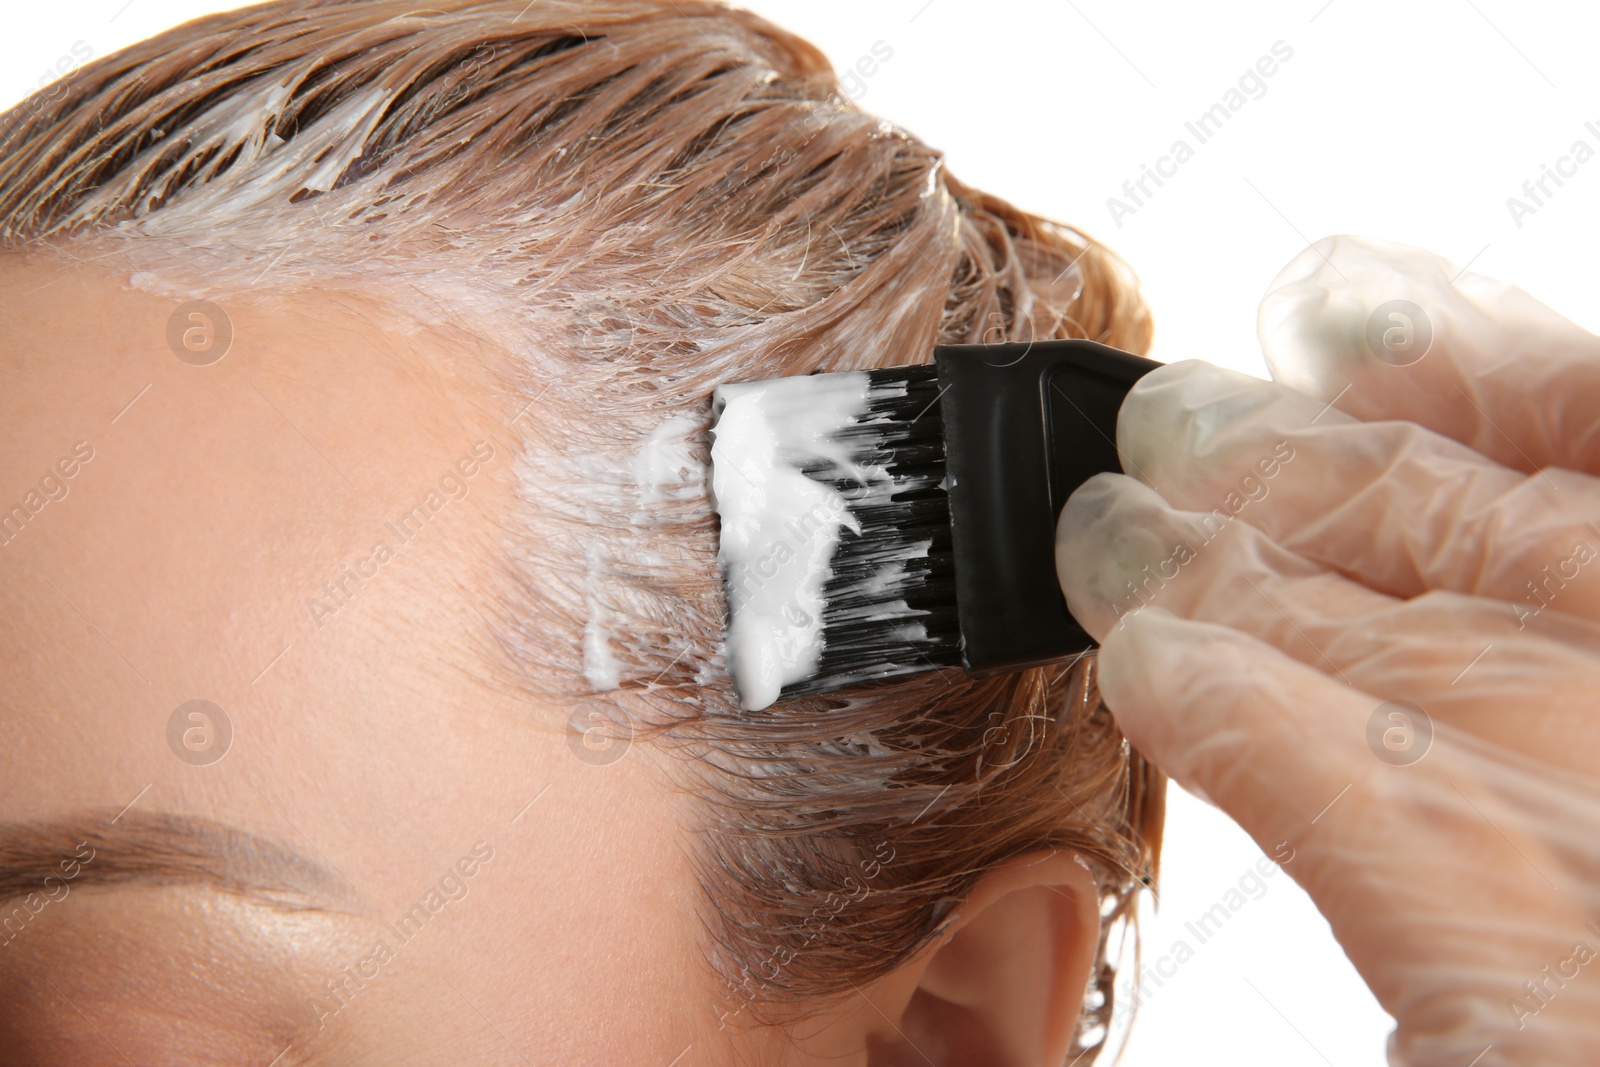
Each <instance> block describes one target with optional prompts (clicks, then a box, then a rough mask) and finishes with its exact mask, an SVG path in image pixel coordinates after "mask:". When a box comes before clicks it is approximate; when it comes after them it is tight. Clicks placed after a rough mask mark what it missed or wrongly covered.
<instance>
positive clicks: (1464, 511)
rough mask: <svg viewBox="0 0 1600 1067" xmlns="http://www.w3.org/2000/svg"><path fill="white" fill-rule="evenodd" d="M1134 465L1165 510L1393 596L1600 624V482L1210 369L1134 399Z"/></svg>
mask: <svg viewBox="0 0 1600 1067" xmlns="http://www.w3.org/2000/svg"><path fill="white" fill-rule="evenodd" d="M1117 442H1118V447H1119V449H1120V450H1121V451H1122V454H1123V462H1124V465H1125V466H1126V467H1127V468H1128V469H1129V471H1130V472H1131V473H1133V474H1134V475H1135V476H1136V477H1138V478H1139V479H1140V480H1141V481H1144V482H1146V483H1147V484H1149V485H1150V486H1151V487H1153V488H1154V489H1155V490H1156V491H1157V492H1159V493H1160V494H1161V495H1162V496H1163V497H1164V498H1165V499H1166V500H1167V501H1168V502H1169V503H1171V504H1173V505H1174V506H1176V507H1180V508H1185V509H1188V510H1194V511H1201V512H1204V513H1206V514H1207V516H1209V517H1208V518H1204V519H1202V520H1199V521H1201V522H1202V524H1204V525H1206V526H1210V527H1215V526H1217V525H1219V524H1220V523H1221V522H1223V521H1224V520H1230V519H1231V518H1233V517H1242V518H1245V519H1247V520H1248V521H1249V522H1250V524H1251V525H1253V526H1256V527H1257V528H1259V529H1261V530H1263V531H1264V532H1266V533H1267V534H1268V535H1269V536H1270V537H1272V539H1273V540H1275V541H1277V542H1279V543H1280V544H1282V545H1283V546H1284V547H1286V548H1288V549H1290V550H1291V551H1293V552H1295V553H1296V554H1298V555H1301V556H1304V557H1306V558H1307V559H1309V560H1312V561H1313V562H1315V563H1318V564H1320V565H1322V566H1325V567H1331V568H1335V569H1337V570H1339V571H1341V572H1342V573H1344V574H1346V575H1349V576H1351V577H1354V578H1357V579H1359V580H1361V581H1363V582H1365V583H1367V584H1368V585H1371V586H1372V587H1373V588H1375V589H1377V590H1379V591H1380V592H1384V593H1388V594H1390V595H1393V596H1399V597H1411V596H1417V595H1420V594H1421V593H1424V592H1426V591H1428V590H1430V589H1446V590H1452V591H1454V592H1458V593H1466V594H1470V595H1473V596H1483V597H1489V598H1493V599H1497V600H1503V601H1506V602H1507V603H1508V604H1512V605H1515V610H1516V611H1517V613H1518V614H1519V615H1521V616H1527V617H1531V616H1535V615H1538V614H1540V613H1542V612H1544V611H1546V610H1548V609H1550V608H1552V607H1555V608H1558V609H1559V610H1561V611H1564V612H1566V613H1568V614H1572V615H1578V616H1581V617H1583V618H1587V619H1592V620H1596V621H1600V479H1597V478H1595V477H1593V476H1591V475H1587V474H1581V473H1578V472H1575V471H1567V470H1561V469H1559V468H1551V469H1549V470H1545V471H1541V472H1539V473H1537V474H1534V475H1527V474H1523V473H1521V472H1519V471H1514V470H1510V469H1507V468H1505V467H1503V466H1500V465H1499V464H1497V463H1495V462H1493V461H1492V460H1489V459H1486V458H1484V457H1483V456H1482V455H1480V454H1479V453H1477V452H1475V451H1473V450H1472V449H1470V448H1467V447H1466V446H1464V445H1461V444H1458V443H1457V442H1455V441H1452V440H1450V439H1448V438H1445V437H1442V436H1440V435H1438V434H1435V433H1432V432H1431V431H1428V430H1425V429H1423V428H1421V427H1419V426H1416V425H1415V424H1412V423H1406V422H1370V423H1363V422H1359V421H1357V420H1356V419H1354V418H1352V417H1351V416H1349V415H1346V414H1344V413H1343V412H1341V411H1337V410H1333V409H1329V408H1328V407H1327V406H1326V405H1325V404H1321V403H1319V402H1318V401H1316V400H1314V399H1311V398H1309V397H1306V396H1305V395H1303V394H1301V393H1299V392H1297V391H1296V390H1293V389H1290V388H1287V387H1286V386H1283V385H1279V384H1277V383H1274V382H1263V381H1261V380H1260V379H1257V378H1252V377H1250V376H1248V375H1243V374H1238V373H1235V372H1233V371H1228V370H1224V369H1222V368H1219V367H1213V366H1211V365H1210V364H1207V363H1202V362H1200V361H1198V360H1190V361H1187V362H1184V363H1175V364H1168V365H1167V366H1164V367H1160V368H1158V369H1156V370H1155V371H1152V372H1151V373H1150V374H1148V375H1146V376H1145V377H1144V378H1143V379H1141V380H1140V382H1139V383H1138V384H1137V385H1136V386H1135V387H1134V388H1133V390H1132V391H1131V392H1130V393H1129V394H1128V398H1127V400H1126V401H1125V402H1124V403H1123V406H1122V411H1121V414H1120V415H1119V417H1118V422H1117Z"/></svg>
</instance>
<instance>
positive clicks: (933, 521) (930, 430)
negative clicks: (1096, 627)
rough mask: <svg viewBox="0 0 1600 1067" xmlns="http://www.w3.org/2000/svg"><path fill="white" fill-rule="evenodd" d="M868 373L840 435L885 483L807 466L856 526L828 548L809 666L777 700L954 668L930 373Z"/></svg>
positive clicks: (957, 632)
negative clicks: (814, 658)
mask: <svg viewBox="0 0 1600 1067" xmlns="http://www.w3.org/2000/svg"><path fill="white" fill-rule="evenodd" d="M868 375H869V378H870V381H871V385H870V390H869V392H868V404H867V410H866V411H865V413H863V414H862V415H861V416H859V417H858V418H857V419H856V420H855V421H854V423H852V425H851V426H849V427H848V428H847V429H845V430H844V431H842V432H841V433H840V434H839V435H838V436H837V439H838V440H839V441H841V442H844V443H848V444H849V445H850V446H851V448H852V450H853V451H854V453H855V459H856V461H857V463H858V464H859V465H860V466H862V467H868V468H872V467H875V468H879V469H881V470H883V471H887V472H888V474H889V475H890V481H889V484H888V485H887V487H885V486H883V485H879V486H877V487H875V488H873V489H871V491H867V489H868V487H866V486H864V485H863V484H862V483H860V482H858V481H854V480H852V479H849V478H840V477H839V476H838V475H839V471H838V469H837V468H836V467H834V466H831V465H829V466H818V467H812V468H807V469H805V474H806V475H807V476H808V477H811V478H814V479H816V480H818V481H820V482H823V483H824V484H826V485H829V486H831V487H833V488H834V489H835V490H836V491H837V492H838V493H840V494H841V495H842V496H843V497H844V498H845V500H846V501H847V502H848V506H849V510H850V515H851V517H852V518H853V519H854V520H855V521H856V522H858V523H859V524H860V526H861V532H860V533H856V532H855V531H854V530H852V529H849V528H846V529H844V530H843V531H841V536H840V540H839V544H838V546H837V547H836V548H835V550H834V554H833V558H832V561H831V568H832V575H831V577H830V578H829V579H828V581H827V583H826V585H825V586H824V595H825V598H826V607H825V610H824V612H823V631H822V634H823V638H822V639H823V645H822V653H821V657H820V659H819V661H818V664H817V669H816V672H815V673H814V674H813V675H812V676H811V677H810V678H807V679H805V680H803V681H799V682H795V683H792V684H791V685H788V686H785V687H784V689H783V691H782V694H781V695H782V696H783V697H791V696H801V695H805V694H809V693H822V692H828V691H830V690H834V689H839V688H842V687H844V686H847V685H855V684H858V683H861V682H869V681H875V680H877V679H881V678H892V677H896V676H899V675H904V674H912V673H915V672H917V671H925V670H932V669H934V668H938V667H958V666H960V665H961V628H960V623H959V621H958V619H957V615H956V584H955V563H954V558H953V556H952V552H951V542H950V502H949V497H948V495H947V493H946V489H945V484H946V483H945V445H944V422H943V420H942V419H941V417H940V409H939V398H940V396H941V392H940V388H939V379H938V373H937V371H936V369H935V368H934V367H933V366H932V365H924V366H914V367H896V368H891V369H886V370H875V371H869V372H868Z"/></svg>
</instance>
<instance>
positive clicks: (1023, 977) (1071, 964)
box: [866, 851, 1100, 1067]
mask: <svg viewBox="0 0 1600 1067" xmlns="http://www.w3.org/2000/svg"><path fill="white" fill-rule="evenodd" d="M1099 938H1100V906H1099V891H1098V888H1097V886H1096V884H1095V880H1094V877H1093V875H1091V874H1090V872H1089V869H1088V868H1087V867H1086V866H1085V865H1084V864H1083V862H1082V861H1081V860H1080V859H1079V858H1078V857H1077V856H1076V855H1075V854H1074V853H1071V852H1065V851H1062V852H1054V853H1052V852H1041V853H1035V854H1032V855H1029V856H1023V857H1020V858H1018V859H1016V860H1013V861H1011V862H1010V863H1007V864H1006V865H1004V866H1002V867H999V868H996V869H995V870H993V871H991V872H990V873H989V874H987V875H985V876H984V878H983V879H982V880H981V881H980V882H979V883H978V885H977V886H976V887H975V888H974V889H973V892H972V894H971V896H969V897H968V899H967V901H966V902H965V903H964V904H963V905H962V907H961V909H960V912H959V913H958V916H957V917H956V918H955V919H954V920H953V921H952V922H951V923H950V924H949V925H948V926H947V928H946V931H945V936H944V939H943V940H942V942H941V943H938V944H936V945H934V946H932V947H930V949H929V950H928V951H927V952H924V953H923V954H922V955H920V956H918V957H917V958H916V959H915V960H912V961H911V962H909V963H907V964H906V965H905V966H904V967H902V968H901V970H900V971H897V972H896V973H895V974H893V975H890V976H888V977H887V978H885V979H884V980H883V981H882V982H880V983H878V984H877V986H876V987H875V991H874V992H875V995H873V996H872V998H871V999H872V1001H873V1005H874V1007H875V1009H876V1010H877V1011H878V1012H879V1013H880V1020H879V1021H880V1022H881V1023H883V1024H886V1025H881V1026H879V1027H874V1028H871V1029H870V1031H869V1033H868V1034H867V1049H868V1054H867V1058H866V1062H867V1064H868V1067H900V1065H901V1064H907V1065H910V1064H916V1065H919V1067H928V1065H929V1064H931V1065H933V1067H971V1065H974V1064H981V1065H983V1067H1044V1065H1048V1067H1058V1065H1059V1064H1060V1063H1061V1062H1062V1061H1063V1060H1065V1058H1066V1053H1067V1050H1068V1049H1069V1048H1070V1047H1071V1043H1072V1038H1073V1035H1074V1032H1075V1030H1076V1027H1077V1022H1078V1015H1079V1010H1080V1008H1081V1007H1082V1004H1083V998H1084V992H1085V989H1086V987H1087V985H1088V981H1089V975H1090V970H1091V968H1092V967H1093V964H1094V960H1095V956H1096V953H1097V950H1098V947H1099Z"/></svg>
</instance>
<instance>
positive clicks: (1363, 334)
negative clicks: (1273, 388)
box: [1257, 236, 1600, 474]
mask: <svg viewBox="0 0 1600 1067" xmlns="http://www.w3.org/2000/svg"><path fill="white" fill-rule="evenodd" d="M1257 329H1258V332H1259V334H1260V337H1261V345H1262V349H1263V351H1264V352H1265V354H1266V357H1267V364H1268V366H1269V367H1271V369H1272V376H1273V378H1274V379H1276V380H1277V381H1280V382H1283V383H1284V384H1286V385H1289V386H1292V387H1294V388H1296V389H1299V390H1300V391H1302V392H1304V393H1306V394H1307V395H1309V396H1313V397H1316V398H1318V399H1320V400H1321V401H1323V402H1324V403H1326V402H1329V401H1333V402H1335V403H1337V405H1338V407H1339V409H1340V410H1341V411H1346V412H1349V413H1350V414H1351V415H1354V416H1355V417H1357V418H1359V419H1363V420H1367V421H1374V420H1380V419H1407V420H1410V421H1412V422H1416V423H1419V424H1421V425H1423V426H1426V427H1428V428H1429V429H1431V430H1433V431H1435V432H1436V433H1440V434H1443V435H1444V436H1446V437H1449V438H1451V439H1453V440H1456V441H1459V442H1461V443H1462V444H1465V445H1468V446H1470V447H1471V448H1474V449H1476V450H1477V451H1479V452H1481V453H1483V454H1484V455H1485V456H1488V457H1490V458H1491V459H1493V460H1495V461H1496V462H1498V463H1501V464H1503V465H1504V466H1507V467H1511V468H1514V469H1516V470H1521V471H1532V470H1538V469H1539V468H1541V467H1547V466H1559V467H1569V468H1572V469H1574V470H1582V471H1588V472H1589V473H1591V474H1600V406H1597V405H1596V404H1595V403H1594V399H1593V398H1594V397H1595V396H1596V395H1600V338H1597V337H1596V336H1595V335H1594V334H1592V333H1590V332H1589V331H1587V330H1585V329H1583V328H1582V327H1580V326H1578V325H1577V324H1575V323H1573V322H1572V321H1570V320H1568V319H1566V318H1564V317H1562V316H1561V315H1558V314H1557V313H1556V312H1554V311H1552V310H1551V309H1550V308H1548V307H1546V306H1545V305H1544V304H1541V303H1540V302H1539V301H1537V300H1535V299H1534V298H1533V297H1531V296H1529V295H1528V294H1527V293H1526V292H1524V291H1523V290H1521V289H1518V288H1517V287H1516V286H1512V285H1507V284H1505V283H1503V282H1498V281H1495V280H1493V279H1491V278H1486V277H1483V276H1481V275H1477V274H1473V273H1471V272H1469V271H1465V270H1463V269H1460V268H1458V267H1456V266H1455V264H1453V263H1450V262H1448V261H1446V260H1444V259H1442V258H1440V257H1439V256H1436V255H1434V254H1432V253H1430V252H1424V251H1422V250H1421V249H1416V248H1408V247H1405V246H1403V245H1393V244H1388V243H1386V242H1381V241H1374V240H1370V239H1366V238H1360V237H1349V236H1343V237H1329V238H1325V239H1323V240H1321V241H1318V242H1317V243H1316V244H1314V245H1312V246H1311V247H1310V248H1309V249H1307V250H1306V251H1304V252H1302V253H1301V254H1300V255H1299V256H1297V257H1296V258H1295V259H1294V260H1293V261H1292V262H1291V263H1290V264H1289V265H1288V266H1287V267H1285V268H1284V269H1283V271H1282V272H1281V273H1280V274H1279V275H1278V277H1277V278H1276V279H1274V281H1273V283H1272V286H1271V288H1270V290H1269V292H1268V293H1267V296H1266V297H1265V298H1264V299H1263V300H1262V303H1261V309H1260V313H1259V316H1258V320H1257Z"/></svg>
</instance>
